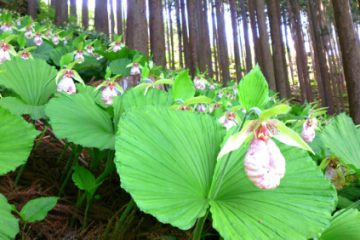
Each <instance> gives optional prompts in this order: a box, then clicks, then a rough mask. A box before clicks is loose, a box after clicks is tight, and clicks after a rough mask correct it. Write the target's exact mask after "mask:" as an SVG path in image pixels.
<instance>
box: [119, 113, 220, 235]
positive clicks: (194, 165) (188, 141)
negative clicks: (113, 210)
mask: <svg viewBox="0 0 360 240" xmlns="http://www.w3.org/2000/svg"><path fill="white" fill-rule="evenodd" d="M223 131H224V130H223V129H222V128H221V126H220V125H219V124H217V122H216V121H214V120H213V119H212V118H211V117H209V116H206V115H201V114H196V113H190V112H181V111H175V110H170V109H162V108H146V109H143V108H142V109H138V110H136V111H135V110H134V111H131V112H129V113H127V114H126V115H125V117H124V118H122V119H121V120H120V123H119V131H118V133H117V138H116V147H115V148H116V160H115V164H116V167H117V171H118V173H119V174H120V176H121V186H122V187H123V188H124V189H125V190H126V191H128V192H129V193H130V194H131V196H132V197H133V199H134V200H135V202H136V204H137V205H138V207H139V208H140V209H141V210H142V211H144V212H146V213H150V214H152V215H153V216H155V217H156V218H158V219H159V220H160V221H161V222H163V223H171V224H172V225H174V226H176V227H178V228H180V229H189V228H190V227H191V226H192V225H193V224H194V223H195V221H196V219H197V218H198V217H201V216H203V215H204V214H205V212H206V209H207V208H208V206H209V205H208V201H207V194H208V190H209V189H210V184H211V180H212V172H213V171H214V167H215V164H216V156H217V153H218V151H219V146H220V144H221V141H222V137H223Z"/></svg>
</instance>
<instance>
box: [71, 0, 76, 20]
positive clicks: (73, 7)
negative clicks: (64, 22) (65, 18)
mask: <svg viewBox="0 0 360 240" xmlns="http://www.w3.org/2000/svg"><path fill="white" fill-rule="evenodd" d="M70 16H71V17H73V18H74V20H75V22H76V21H77V12H76V0H70Z"/></svg>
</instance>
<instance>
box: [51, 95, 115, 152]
mask: <svg viewBox="0 0 360 240" xmlns="http://www.w3.org/2000/svg"><path fill="white" fill-rule="evenodd" d="M45 111H46V115H47V116H48V117H49V118H50V124H51V126H52V127H53V129H54V133H55V135H56V136H57V137H58V138H66V139H68V140H69V141H70V142H73V143H75V144H79V145H82V146H83V147H95V148H99V149H113V148H114V142H115V132H114V127H113V123H112V119H111V116H110V114H109V113H108V112H107V111H106V110H105V109H103V108H102V107H101V106H100V105H98V104H97V103H96V98H95V97H94V95H93V94H90V93H86V92H84V93H78V94H76V95H66V94H59V95H58V96H56V97H55V98H53V99H52V100H51V101H50V102H49V103H48V105H47V106H46V110H45Z"/></svg>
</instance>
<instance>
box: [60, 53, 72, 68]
mask: <svg viewBox="0 0 360 240" xmlns="http://www.w3.org/2000/svg"><path fill="white" fill-rule="evenodd" d="M73 61H74V53H73V52H69V53H67V54H65V55H63V56H62V57H61V58H60V67H64V66H66V65H68V64H70V63H72V62H73Z"/></svg>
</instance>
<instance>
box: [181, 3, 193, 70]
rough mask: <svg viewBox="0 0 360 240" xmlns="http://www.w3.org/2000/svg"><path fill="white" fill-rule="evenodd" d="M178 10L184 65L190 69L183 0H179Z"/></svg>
mask: <svg viewBox="0 0 360 240" xmlns="http://www.w3.org/2000/svg"><path fill="white" fill-rule="evenodd" d="M180 12H181V27H182V37H183V47H184V57H185V66H186V68H188V69H190V67H191V66H192V62H191V56H190V43H189V38H188V28H187V22H186V8H185V0H180Z"/></svg>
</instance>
